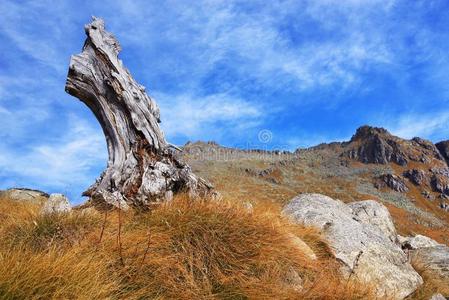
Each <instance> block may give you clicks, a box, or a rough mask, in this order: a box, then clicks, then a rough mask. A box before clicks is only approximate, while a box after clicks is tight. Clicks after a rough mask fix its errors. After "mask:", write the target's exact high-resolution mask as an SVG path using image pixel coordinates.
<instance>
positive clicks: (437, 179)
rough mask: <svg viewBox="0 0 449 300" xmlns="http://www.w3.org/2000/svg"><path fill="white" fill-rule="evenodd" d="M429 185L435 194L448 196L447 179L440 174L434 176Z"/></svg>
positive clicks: (448, 181)
mask: <svg viewBox="0 0 449 300" xmlns="http://www.w3.org/2000/svg"><path fill="white" fill-rule="evenodd" d="M430 184H431V186H432V188H433V190H434V191H435V192H439V193H442V194H445V195H449V177H446V176H444V175H441V174H434V175H433V176H432V179H431V181H430Z"/></svg>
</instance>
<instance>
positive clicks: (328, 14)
mask: <svg viewBox="0 0 449 300" xmlns="http://www.w3.org/2000/svg"><path fill="white" fill-rule="evenodd" d="M92 15H95V16H99V17H102V18H104V19H105V22H106V27H107V29H108V30H110V31H111V32H113V33H114V34H115V35H116V37H117V38H118V39H119V41H120V43H121V45H122V48H123V50H122V53H121V54H120V57H121V59H122V60H123V62H124V63H125V65H126V66H127V67H128V68H129V69H130V71H131V73H132V74H133V75H134V77H135V78H136V79H137V81H139V82H140V83H142V84H143V85H144V86H146V87H147V91H149V94H150V95H151V96H152V97H153V98H155V100H156V101H157V102H158V104H159V106H160V107H161V114H162V124H161V125H162V127H163V130H164V132H165V134H166V136H167V139H168V140H169V141H170V142H172V143H175V144H184V143H185V142H186V141H188V140H215V141H217V142H219V143H221V144H224V145H228V146H240V147H246V146H247V145H250V146H259V147H270V148H283V149H295V148H297V147H305V146H311V145H314V144H318V143H321V142H326V141H336V140H337V141H338V140H347V139H349V138H350V136H351V135H352V134H353V133H354V131H355V129H356V128H357V127H358V126H360V125H363V124H370V125H376V126H383V127H385V128H387V129H388V130H390V131H391V132H393V133H395V134H397V135H400V136H402V137H406V138H411V137H413V136H421V137H424V138H427V139H431V140H432V141H439V140H443V139H448V138H449V126H448V125H449V106H448V104H449V76H448V73H449V31H448V28H449V2H448V1H446V0H442V1H432V0H425V1H410V0H403V1H399V0H366V1H361V0H348V1H344V0H313V1H300V0H296V1H275V0H273V1H230V0H227V1H201V0H200V1H130V0H128V1H126V0H125V1H123V0H121V1H119V0H117V1H79V0H78V1H7V0H0V188H7V187H11V186H26V187H31V188H38V189H42V190H45V191H49V192H63V193H66V194H68V195H69V196H70V198H71V200H72V201H73V202H79V201H80V194H81V192H82V191H83V190H84V189H85V188H86V187H88V186H89V185H90V183H92V182H93V181H94V180H95V178H96V177H97V176H98V175H99V174H100V172H101V171H102V169H103V168H104V167H105V164H106V160H107V151H106V146H105V141H104V137H103V134H102V132H101V129H100V126H99V125H98V123H97V122H96V120H95V118H94V117H93V115H92V114H91V112H90V111H89V110H88V109H87V108H86V107H85V106H84V105H83V104H82V103H81V102H79V101H78V100H77V99H76V98H73V97H71V96H69V95H67V94H66V93H65V92H64V85H65V79H66V74H67V67H68V63H69V58H70V55H72V54H76V53H79V52H80V51H81V47H82V45H83V42H84V39H85V34H84V30H83V26H84V24H85V23H88V22H89V21H90V16H92ZM261 130H269V131H270V132H271V133H272V140H271V141H270V143H268V144H263V145H260V142H258V133H259V132H260V131H261Z"/></svg>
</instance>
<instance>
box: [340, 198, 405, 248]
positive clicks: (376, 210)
mask: <svg viewBox="0 0 449 300" xmlns="http://www.w3.org/2000/svg"><path fill="white" fill-rule="evenodd" d="M347 205H348V206H349V207H350V208H351V209H352V212H351V213H352V215H353V216H354V218H355V220H356V221H357V222H360V223H364V224H370V225H372V226H374V227H376V228H378V229H379V230H380V231H382V232H383V233H384V234H385V235H386V236H387V237H388V239H389V240H390V241H392V242H393V243H397V232H396V228H395V227H394V223H393V218H392V217H391V215H390V212H389V211H388V209H387V208H386V207H385V206H384V205H382V204H380V203H379V202H377V201H374V200H365V201H360V202H352V203H348V204H347Z"/></svg>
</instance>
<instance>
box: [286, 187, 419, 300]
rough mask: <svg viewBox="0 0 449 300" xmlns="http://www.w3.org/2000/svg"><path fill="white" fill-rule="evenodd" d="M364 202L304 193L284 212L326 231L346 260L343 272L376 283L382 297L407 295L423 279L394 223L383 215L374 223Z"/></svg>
mask: <svg viewBox="0 0 449 300" xmlns="http://www.w3.org/2000/svg"><path fill="white" fill-rule="evenodd" d="M351 206H354V207H355V209H353V208H352V207H351ZM362 206H366V207H369V208H370V210H371V212H373V211H376V210H379V209H378V207H377V205H374V204H372V203H370V202H369V204H368V205H366V203H365V205H362ZM362 206H360V205H356V204H351V205H346V204H345V203H343V202H341V201H339V200H334V199H332V198H329V197H327V196H323V195H319V194H302V195H299V196H297V197H295V198H294V199H293V200H292V201H291V202H290V203H289V204H287V205H286V206H285V207H284V210H283V214H284V215H286V216H289V217H290V218H292V219H293V220H294V221H295V222H297V223H299V224H303V225H306V226H314V227H317V228H319V229H320V230H321V231H322V232H323V233H324V234H325V236H326V238H327V240H328V241H329V243H330V246H331V248H332V249H333V251H334V255H335V257H336V258H337V259H338V260H339V261H341V262H342V273H343V275H345V276H346V277H348V278H350V277H356V278H357V279H358V280H360V281H362V282H367V283H370V284H372V285H374V286H375V287H376V289H377V292H378V296H379V297H392V298H394V299H403V298H405V297H407V296H408V295H410V294H411V293H413V292H414V291H415V290H416V289H417V288H418V287H419V286H420V285H421V284H422V283H423V280H422V278H421V276H419V274H418V273H417V272H416V271H415V270H414V269H413V268H412V266H411V265H410V264H409V263H408V259H407V256H406V255H405V253H404V252H403V251H402V250H401V249H400V247H399V246H397V245H396V244H395V243H393V242H392V241H391V239H390V238H391V237H392V233H391V230H392V228H391V227H390V226H391V224H390V225H385V224H389V222H388V221H385V222H381V221H380V220H379V219H380V218H381V217H380V216H376V218H378V220H376V221H374V222H373V223H375V224H374V225H373V224H371V223H370V222H368V221H367V220H368V219H369V217H365V216H364V215H363V214H362V213H361V212H360V210H359V208H360V207H362ZM379 206H380V204H379ZM362 209H363V208H362ZM382 211H383V209H382ZM366 214H367V215H370V212H369V211H368V212H367V213H366ZM388 216H389V214H388ZM385 217H387V214H385ZM376 224H381V226H379V225H376ZM385 231H386V232H387V235H386V234H385V233H384V232H385Z"/></svg>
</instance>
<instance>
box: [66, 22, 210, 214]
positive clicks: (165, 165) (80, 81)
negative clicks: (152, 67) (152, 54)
mask: <svg viewBox="0 0 449 300" xmlns="http://www.w3.org/2000/svg"><path fill="white" fill-rule="evenodd" d="M85 31H86V35H87V39H86V41H85V43H84V47H83V51H82V53H80V54H78V55H74V56H72V58H71V61H70V66H69V72H68V76H67V83H66V87H65V89H66V91H67V92H68V93H69V94H70V95H73V96H75V97H77V98H79V99H80V100H81V101H82V102H84V103H85V104H86V105H87V106H88V107H89V108H90V109H91V110H92V112H93V113H94V114H95V117H96V118H97V119H98V121H99V122H100V124H101V127H102V128H103V132H104V135H105V136H106V142H107V147H108V153H109V160H108V165H107V169H106V170H105V171H104V172H103V173H102V174H101V176H100V178H98V179H97V181H96V182H95V183H94V184H93V185H92V186H91V187H90V188H89V189H88V190H87V191H85V192H84V193H83V195H84V196H88V197H90V201H91V202H92V203H93V204H95V205H103V204H107V205H106V206H109V205H112V206H115V207H119V208H123V209H126V208H128V207H130V206H132V207H138V208H147V207H150V206H151V205H152V204H154V203H155V202H156V203H157V202H161V201H164V200H169V199H171V198H172V196H173V194H174V193H177V192H187V193H189V194H190V195H192V196H204V195H208V194H210V193H211V192H212V186H211V185H210V184H209V183H207V182H206V181H205V180H203V179H201V178H199V177H197V176H195V175H194V174H193V173H192V171H191V169H190V168H189V166H188V165H186V164H184V163H182V162H181V161H180V160H179V159H177V158H176V156H175V155H174V153H173V151H174V150H173V149H171V148H172V146H171V145H170V144H168V143H167V141H166V140H165V138H164V134H163V133H162V131H161V129H160V127H159V124H158V123H159V122H160V113H159V107H158V106H157V104H156V102H155V101H154V100H153V99H151V98H150V97H149V96H148V95H147V94H146V93H145V88H144V87H143V86H141V85H139V84H138V83H137V82H136V81H135V80H134V79H133V78H132V76H131V74H130V72H129V71H128V70H127V69H126V68H125V67H124V66H123V64H122V61H121V60H120V59H118V54H119V52H120V50H121V48H120V45H119V43H118V41H117V40H116V39H115V37H114V36H113V35H112V34H111V33H109V32H107V31H106V30H105V28H104V22H103V20H101V19H98V18H95V17H94V18H93V21H92V22H91V23H90V24H87V25H86V26H85ZM174 109H176V108H174ZM180 126H182V124H180Z"/></svg>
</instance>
